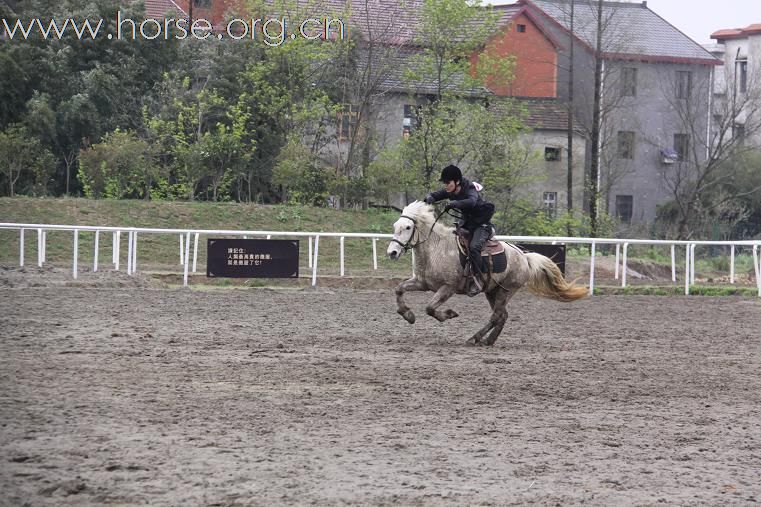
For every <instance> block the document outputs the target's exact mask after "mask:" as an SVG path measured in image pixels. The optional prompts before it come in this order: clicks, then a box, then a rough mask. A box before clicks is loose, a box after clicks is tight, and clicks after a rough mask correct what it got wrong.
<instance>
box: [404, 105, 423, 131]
mask: <svg viewBox="0 0 761 507" xmlns="http://www.w3.org/2000/svg"><path fill="white" fill-rule="evenodd" d="M419 120H420V106H416V105H414V104H405V105H404V119H403V120H402V137H403V138H405V139H408V138H409V137H410V134H411V133H412V132H413V131H414V130H415V129H416V128H417V126H418V124H419Z"/></svg>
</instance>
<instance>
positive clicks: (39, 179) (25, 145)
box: [0, 124, 53, 197]
mask: <svg viewBox="0 0 761 507" xmlns="http://www.w3.org/2000/svg"><path fill="white" fill-rule="evenodd" d="M52 167H53V155H52V154H51V153H50V151H49V150H47V149H46V148H44V147H43V146H42V144H41V143H40V141H39V140H38V139H36V138H35V137H32V136H31V135H30V133H29V131H28V130H27V129H26V128H25V127H23V126H21V125H18V124H13V125H10V126H9V127H8V128H6V129H5V130H3V131H0V174H2V175H3V176H5V179H6V184H7V185H8V195H9V196H10V197H13V196H15V195H16V189H17V186H18V184H19V181H20V179H21V178H22V176H23V177H24V178H25V179H23V180H21V181H22V182H23V183H26V184H27V185H29V184H31V185H36V186H37V187H39V188H42V189H44V188H45V186H46V185H47V178H48V176H49V175H50V173H51V169H52Z"/></svg>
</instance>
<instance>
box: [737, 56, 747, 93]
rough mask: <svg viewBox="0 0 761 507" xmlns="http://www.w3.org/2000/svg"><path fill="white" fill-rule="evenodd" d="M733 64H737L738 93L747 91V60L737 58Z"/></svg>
mask: <svg viewBox="0 0 761 507" xmlns="http://www.w3.org/2000/svg"><path fill="white" fill-rule="evenodd" d="M735 64H736V65H737V84H738V85H739V86H740V93H746V92H747V91H748V60H747V59H745V58H743V59H738V60H737V61H736V62H735Z"/></svg>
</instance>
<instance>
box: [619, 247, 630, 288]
mask: <svg viewBox="0 0 761 507" xmlns="http://www.w3.org/2000/svg"><path fill="white" fill-rule="evenodd" d="M628 253H629V243H624V262H623V266H622V270H621V287H626V257H627V255H628Z"/></svg>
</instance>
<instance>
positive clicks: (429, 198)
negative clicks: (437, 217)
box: [425, 194, 436, 204]
mask: <svg viewBox="0 0 761 507" xmlns="http://www.w3.org/2000/svg"><path fill="white" fill-rule="evenodd" d="M435 202H436V201H435V200H434V199H433V196H432V195H431V194H428V195H427V196H425V203H426V204H433V203H435Z"/></svg>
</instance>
